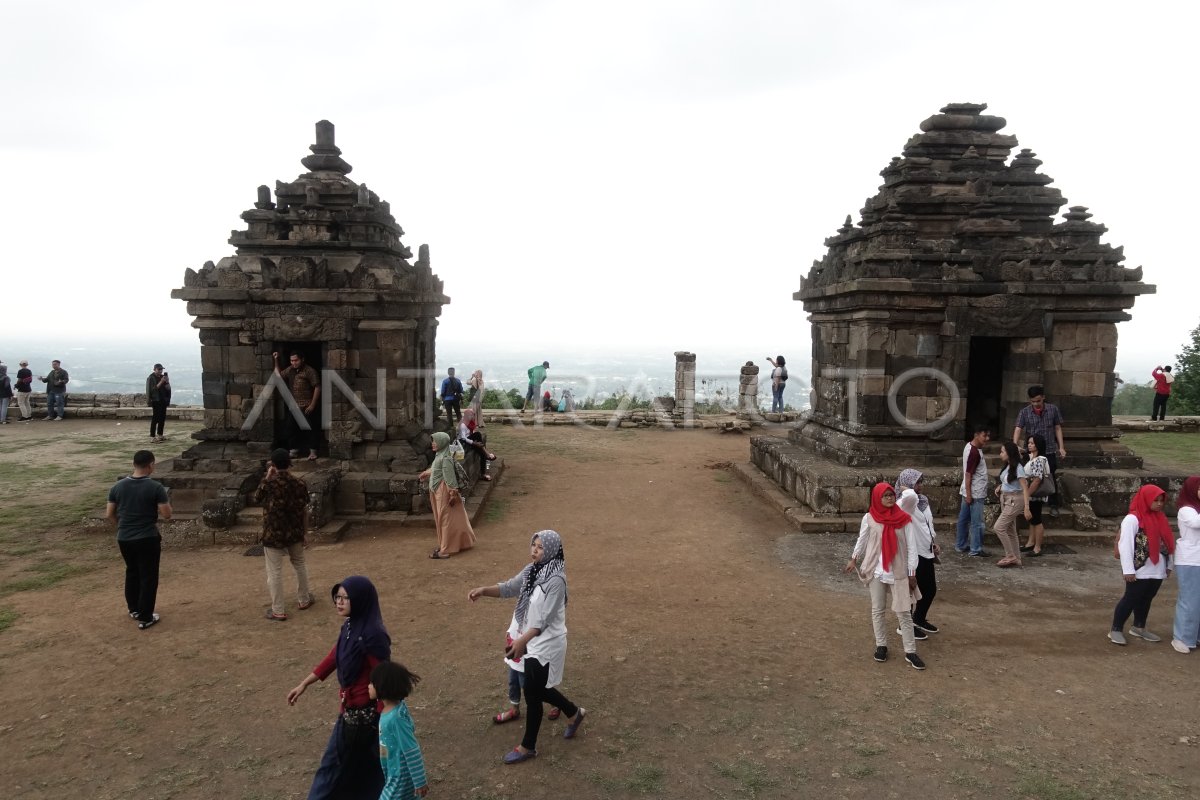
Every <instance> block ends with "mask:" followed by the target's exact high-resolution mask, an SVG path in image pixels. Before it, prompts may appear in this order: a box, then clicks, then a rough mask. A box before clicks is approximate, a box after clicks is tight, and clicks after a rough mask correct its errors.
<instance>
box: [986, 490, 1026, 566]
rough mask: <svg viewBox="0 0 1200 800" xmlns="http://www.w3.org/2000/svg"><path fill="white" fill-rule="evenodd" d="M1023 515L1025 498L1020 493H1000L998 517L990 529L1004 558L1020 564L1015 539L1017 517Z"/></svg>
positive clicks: (1019, 547)
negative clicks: (998, 541) (1002, 548)
mask: <svg viewBox="0 0 1200 800" xmlns="http://www.w3.org/2000/svg"><path fill="white" fill-rule="evenodd" d="M1024 513H1025V496H1024V495H1023V494H1022V493H1020V492H1001V493H1000V516H999V518H998V519H997V520H996V525H995V527H994V528H993V529H992V530H994V531H995V532H996V537H997V538H998V539H999V540H1000V544H1001V545H1003V547H1004V557H1005V558H1010V559H1012V560H1014V561H1016V562H1017V563H1018V564H1020V563H1021V543H1020V541H1018V539H1017V515H1018V514H1024Z"/></svg>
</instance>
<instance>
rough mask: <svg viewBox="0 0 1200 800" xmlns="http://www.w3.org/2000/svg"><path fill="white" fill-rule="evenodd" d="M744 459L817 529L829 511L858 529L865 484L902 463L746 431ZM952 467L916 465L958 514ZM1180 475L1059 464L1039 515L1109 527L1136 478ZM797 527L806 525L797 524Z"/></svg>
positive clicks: (1064, 524) (1170, 486) (940, 509)
mask: <svg viewBox="0 0 1200 800" xmlns="http://www.w3.org/2000/svg"><path fill="white" fill-rule="evenodd" d="M750 461H751V463H752V465H753V467H754V468H755V469H756V470H757V471H758V472H759V473H760V474H761V476H762V477H763V479H764V480H767V481H768V482H769V483H770V484H771V485H773V486H774V487H775V488H776V489H777V490H778V491H779V492H780V493H781V495H782V499H780V500H779V504H780V506H781V510H783V512H784V513H785V514H786V515H787V516H788V517H789V519H793V520H794V521H796V522H797V523H798V524H801V523H804V522H812V523H813V524H812V525H809V526H808V527H809V529H813V530H815V529H816V527H819V528H820V530H822V531H829V530H837V525H838V524H839V523H836V522H833V521H832V520H826V519H825V518H827V517H831V516H837V517H840V518H844V519H845V520H847V521H850V522H852V523H853V529H854V530H855V531H857V530H858V523H859V520H861V519H862V515H863V513H865V511H866V510H867V509H868V508H869V507H870V505H871V488H872V487H873V486H874V485H875V484H876V483H878V482H880V481H887V482H888V483H892V482H894V481H895V480H896V476H897V475H899V474H900V471H901V470H902V469H904V468H905V466H907V465H906V464H902V463H896V464H890V465H889V464H883V465H875V466H871V467H846V466H843V465H841V464H838V463H836V462H832V461H829V460H827V459H825V458H822V457H821V456H819V455H816V454H814V453H812V452H810V451H808V450H805V449H804V448H802V447H800V446H799V445H796V444H794V443H792V442H791V441H790V440H788V439H784V438H780V437H777V436H752V437H751V438H750ZM748 466H749V465H747V467H748ZM989 466H990V471H991V472H992V473H993V475H994V473H995V472H996V471H998V470H999V459H998V458H989ZM959 469H960V468H959V467H958V466H954V467H929V468H924V469H922V470H921V471H922V472H923V473H924V488H925V494H926V495H927V496H928V497H929V501H930V503H931V504H932V506H933V508H934V513H935V514H940V515H943V516H945V515H954V516H957V511H958V506H959V494H958V487H959V485H960V482H961V480H960V476H959ZM1185 477H1186V475H1185V474H1184V473H1181V472H1175V471H1170V470H1147V469H1078V470H1072V469H1069V468H1061V469H1059V471H1058V483H1059V487H1058V488H1059V494H1060V497H1061V499H1062V507H1061V509H1062V513H1060V515H1059V516H1058V517H1057V518H1051V517H1049V516H1046V517H1044V521H1045V523H1046V526H1047V528H1050V527H1057V528H1068V529H1075V530H1080V531H1098V530H1101V529H1102V528H1105V529H1107V530H1108V531H1110V532H1115V525H1110V524H1108V523H1107V522H1104V521H1103V518H1115V519H1118V520H1119V519H1120V518H1121V517H1123V516H1124V515H1125V514H1126V513H1127V512H1128V509H1129V498H1130V497H1131V496H1132V495H1133V494H1134V492H1136V491H1137V489H1138V488H1139V487H1140V486H1142V485H1143V484H1146V483H1154V484H1156V485H1158V486H1161V487H1162V488H1163V489H1165V490H1166V492H1167V495H1168V497H1170V498H1172V499H1174V498H1175V497H1176V496H1177V495H1178V493H1179V489H1180V487H1181V486H1182V484H1183V479H1184V478H1185ZM754 485H756V486H757V485H758V483H757V482H755V483H754ZM993 506H994V501H993V498H991V497H990V496H989V509H992V516H994V514H995V510H994V508H993ZM1167 511H1168V513H1170V514H1173V513H1174V508H1173V507H1172V506H1168V509H1167ZM991 518H992V517H991V516H989V519H991ZM850 522H847V523H846V524H850ZM814 525H815V526H816V527H814ZM801 528H802V529H805V526H804V525H803V524H801Z"/></svg>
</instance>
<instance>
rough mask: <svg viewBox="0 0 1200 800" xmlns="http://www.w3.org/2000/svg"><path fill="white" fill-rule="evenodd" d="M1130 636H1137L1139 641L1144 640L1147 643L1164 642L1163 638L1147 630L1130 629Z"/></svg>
mask: <svg viewBox="0 0 1200 800" xmlns="http://www.w3.org/2000/svg"><path fill="white" fill-rule="evenodd" d="M1129 635H1130V636H1136V637H1138V638H1139V639H1142V640H1144V641H1147V642H1161V641H1162V638H1161V637H1160V636H1159V635H1158V634H1156V633H1151V632H1150V631H1148V630H1146V629H1145V628H1130V629H1129Z"/></svg>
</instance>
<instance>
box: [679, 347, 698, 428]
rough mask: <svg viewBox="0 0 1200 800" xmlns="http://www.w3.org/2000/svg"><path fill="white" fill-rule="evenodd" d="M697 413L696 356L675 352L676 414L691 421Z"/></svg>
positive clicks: (680, 351)
mask: <svg viewBox="0 0 1200 800" xmlns="http://www.w3.org/2000/svg"><path fill="white" fill-rule="evenodd" d="M695 411H696V354H695V353H689V352H687V351H686V350H677V351H675V413H676V414H683V416H684V418H685V419H691V418H692V416H693V415H694V414H695Z"/></svg>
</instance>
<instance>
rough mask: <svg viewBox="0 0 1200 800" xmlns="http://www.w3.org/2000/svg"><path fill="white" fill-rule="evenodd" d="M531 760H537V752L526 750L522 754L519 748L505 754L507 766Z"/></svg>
mask: <svg viewBox="0 0 1200 800" xmlns="http://www.w3.org/2000/svg"><path fill="white" fill-rule="evenodd" d="M531 758H537V750H526V751H525V752H524V753H522V752H521V751H520V750H518V749H517V748H515V747H514V748H513V749H512V750H510V751H508V752H507V753H505V754H504V763H505V764H520V763H521V762H522V761H528V760H529V759H531Z"/></svg>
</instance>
